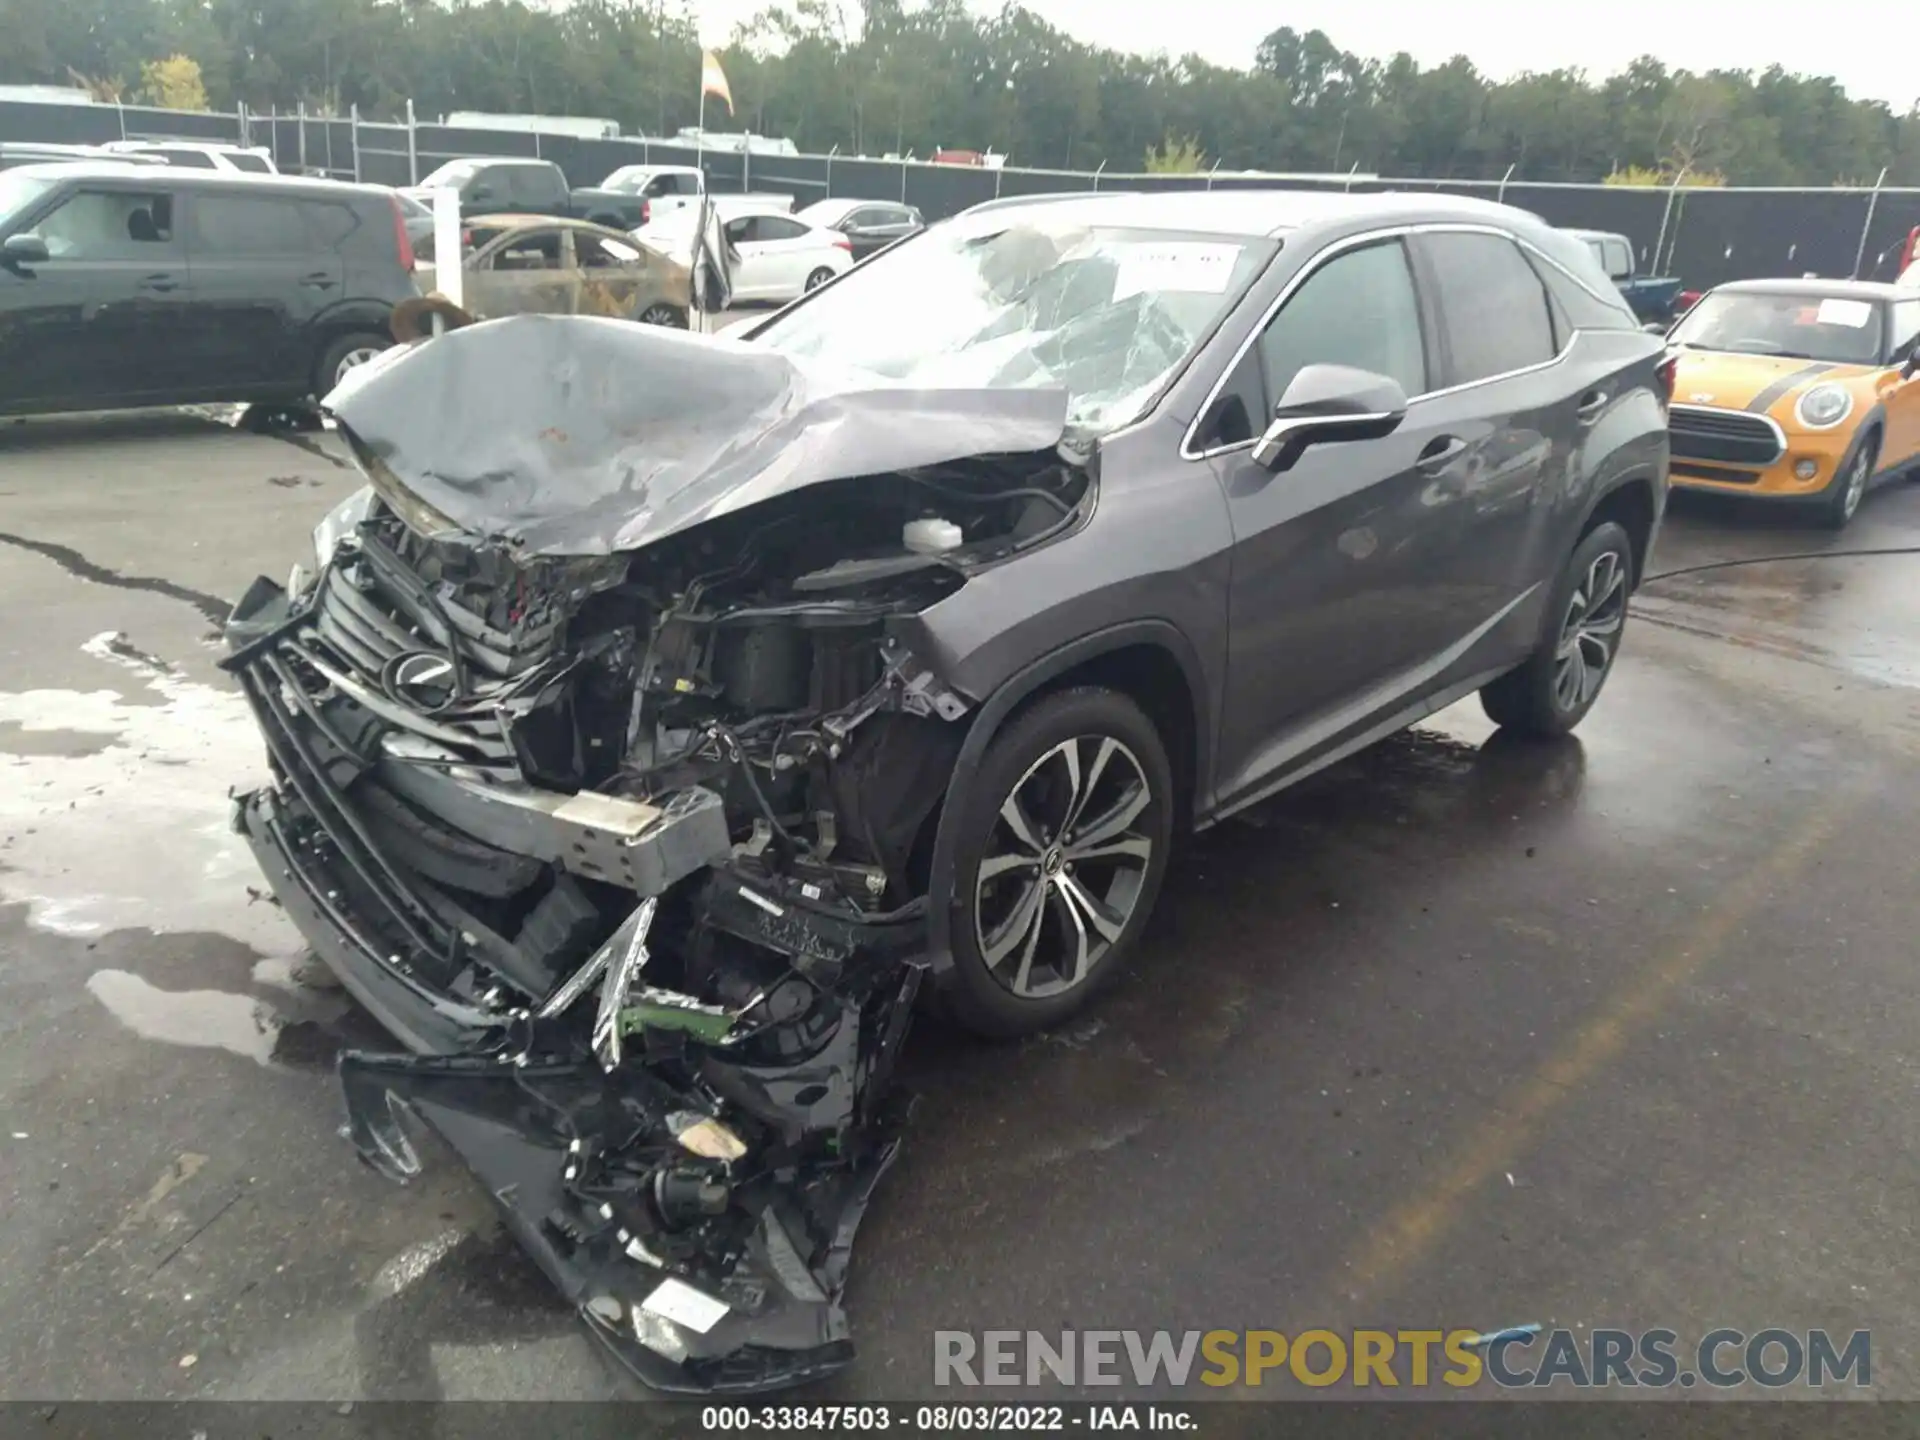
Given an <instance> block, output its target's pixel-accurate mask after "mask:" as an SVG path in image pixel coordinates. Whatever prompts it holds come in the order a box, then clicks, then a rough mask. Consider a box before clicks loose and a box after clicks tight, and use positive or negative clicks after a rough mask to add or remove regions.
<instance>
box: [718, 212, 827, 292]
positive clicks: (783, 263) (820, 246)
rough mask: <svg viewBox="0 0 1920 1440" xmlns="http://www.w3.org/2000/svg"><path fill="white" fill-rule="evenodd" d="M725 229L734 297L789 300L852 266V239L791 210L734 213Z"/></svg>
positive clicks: (822, 283)
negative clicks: (735, 261)
mask: <svg viewBox="0 0 1920 1440" xmlns="http://www.w3.org/2000/svg"><path fill="white" fill-rule="evenodd" d="M726 228H727V240H728V242H729V243H731V244H732V246H733V248H734V249H735V250H736V251H737V252H738V253H739V255H740V263H739V265H738V266H736V267H735V269H734V272H733V298H734V299H736V300H781V301H785V300H792V299H794V298H795V297H796V296H799V295H803V294H805V293H806V292H807V291H809V290H814V289H817V288H818V287H820V286H822V285H824V284H826V283H827V281H829V280H831V279H833V277H834V276H836V275H839V274H842V273H843V272H845V271H848V270H851V269H852V268H853V242H852V241H850V240H848V239H847V237H846V236H844V235H842V234H840V233H839V232H838V231H837V230H826V229H822V228H821V227H820V226H817V225H809V224H808V223H807V222H806V221H804V220H796V219H795V218H794V217H793V216H791V215H736V216H735V217H734V218H733V219H731V220H729V221H727V227H726Z"/></svg>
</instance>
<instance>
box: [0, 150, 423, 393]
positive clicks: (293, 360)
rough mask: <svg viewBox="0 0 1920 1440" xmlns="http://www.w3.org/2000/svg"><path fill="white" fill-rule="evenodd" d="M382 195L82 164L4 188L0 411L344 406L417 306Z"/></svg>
mask: <svg viewBox="0 0 1920 1440" xmlns="http://www.w3.org/2000/svg"><path fill="white" fill-rule="evenodd" d="M412 263H413V257H412V247H411V245H410V243H409V241H408V238H407V234H406V229H405V225H404V223H403V221H402V217H401V212H400V208H399V205H398V203H397V202H396V200H395V198H394V196H393V195H392V193H391V192H389V191H387V190H384V189H381V188H379V187H376V186H365V185H344V184H340V183H338V182H334V181H327V180H308V179H296V178H293V177H288V176H268V175H233V174H226V173H219V172H214V171H207V170H197V169H194V170H190V169H181V168H177V167H175V166H172V165H167V166H156V167H147V166H136V165H128V164H124V163H116V162H105V161H81V162H75V163H69V164H61V165H51V166H25V167H21V168H18V169H13V170H8V171H5V172H4V173H0V412H4V413H12V414H20V413H29V412H35V411H53V410H75V409H105V408H111V407H114V406H131V405H178V404H190V403H195V402H201V401H212V400H230V401H264V402H288V401H295V400H299V399H301V398H303V397H306V396H311V395H320V394H324V393H326V392H327V391H328V390H331V389H332V388H333V386H334V385H335V384H336V383H337V382H338V381H339V379H340V377H341V376H343V375H344V374H345V373H346V372H347V371H348V370H351V369H352V368H353V367H354V366H356V365H358V364H361V363H363V362H364V361H366V360H367V359H369V358H370V357H371V356H373V355H375V354H377V353H378V352H379V351H381V350H383V349H385V348H386V347H387V346H388V345H389V344H390V343H391V337H390V334H389V331H388V316H389V314H390V313H391V311H392V308H393V306H394V305H395V304H396V303H398V302H399V301H401V300H403V299H406V298H407V297H409V296H411V295H413V294H414V293H416V292H415V288H414V283H413V277H412V275H411V273H410V271H411V269H412Z"/></svg>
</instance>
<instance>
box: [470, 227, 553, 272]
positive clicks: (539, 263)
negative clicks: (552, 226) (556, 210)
mask: <svg viewBox="0 0 1920 1440" xmlns="http://www.w3.org/2000/svg"><path fill="white" fill-rule="evenodd" d="M561 264H562V261H561V253H560V232H559V231H558V230H523V231H521V232H520V233H519V234H517V235H515V236H513V237H512V238H511V239H509V240H508V241H507V242H506V244H504V245H502V246H501V247H500V248H499V249H498V250H496V251H495V252H494V254H493V259H492V260H491V261H490V262H489V263H488V265H487V268H488V269H490V270H497V271H509V270H558V269H560V268H561Z"/></svg>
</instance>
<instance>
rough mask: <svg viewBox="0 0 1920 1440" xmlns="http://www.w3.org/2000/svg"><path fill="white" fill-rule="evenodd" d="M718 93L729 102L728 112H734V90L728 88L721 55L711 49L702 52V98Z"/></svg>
mask: <svg viewBox="0 0 1920 1440" xmlns="http://www.w3.org/2000/svg"><path fill="white" fill-rule="evenodd" d="M709 95H718V96H719V97H720V98H721V99H722V100H724V101H726V102H727V114H729V115H731V114H733V91H732V90H730V89H728V88H727V72H726V71H724V70H722V69H721V68H720V57H719V56H717V55H715V54H714V53H713V52H712V51H711V50H702V51H701V52H700V98H701V100H703V101H704V100H705V99H706V98H707V96H709Z"/></svg>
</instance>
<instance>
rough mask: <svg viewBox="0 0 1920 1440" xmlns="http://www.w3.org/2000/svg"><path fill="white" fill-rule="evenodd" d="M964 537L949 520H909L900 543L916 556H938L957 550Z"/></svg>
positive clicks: (957, 527)
mask: <svg viewBox="0 0 1920 1440" xmlns="http://www.w3.org/2000/svg"><path fill="white" fill-rule="evenodd" d="M965 538H966V537H965V536H964V535H962V534H961V533H960V527H959V526H958V525H956V524H954V523H953V522H952V521H951V520H909V521H908V522H907V528H906V530H905V532H904V533H903V534H902V535H901V537H900V539H901V543H903V544H904V545H905V546H906V547H907V549H909V550H911V551H913V552H914V554H916V555H940V554H944V553H945V552H946V551H948V550H958V549H959V548H960V542H961V541H962V540H964V539H965Z"/></svg>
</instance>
